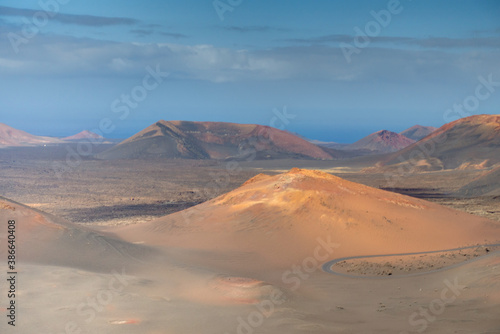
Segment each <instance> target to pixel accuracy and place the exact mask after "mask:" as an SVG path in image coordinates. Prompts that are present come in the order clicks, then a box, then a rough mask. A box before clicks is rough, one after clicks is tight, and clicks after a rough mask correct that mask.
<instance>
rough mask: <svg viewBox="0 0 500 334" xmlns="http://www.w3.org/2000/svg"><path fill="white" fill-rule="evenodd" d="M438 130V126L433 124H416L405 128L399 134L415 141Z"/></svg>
mask: <svg viewBox="0 0 500 334" xmlns="http://www.w3.org/2000/svg"><path fill="white" fill-rule="evenodd" d="M436 130H437V128H435V127H433V126H422V125H415V126H412V127H411V128H409V129H406V130H404V131H403V132H400V133H399V134H400V135H403V136H405V137H407V138H410V139H412V140H414V141H419V140H420V139H423V138H425V137H427V136H428V135H430V134H431V133H433V132H434V131H436Z"/></svg>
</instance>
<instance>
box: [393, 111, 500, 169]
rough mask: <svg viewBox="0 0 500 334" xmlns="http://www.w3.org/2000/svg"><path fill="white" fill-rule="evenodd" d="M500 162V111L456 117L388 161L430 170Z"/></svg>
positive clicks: (475, 166) (478, 166)
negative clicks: (494, 113) (496, 113)
mask: <svg viewBox="0 0 500 334" xmlns="http://www.w3.org/2000/svg"><path fill="white" fill-rule="evenodd" d="M499 162H500V115H476V116H470V117H466V118H462V119H459V120H456V121H454V122H451V123H448V124H445V125H443V126H442V127H440V128H439V129H438V130H436V131H435V132H433V133H432V134H430V135H429V136H427V137H425V138H424V139H422V140H420V141H419V142H417V143H415V144H413V145H410V146H408V147H407V148H405V149H403V150H401V151H400V152H396V153H394V154H393V155H391V156H390V157H389V158H388V159H387V160H386V161H385V165H408V164H410V165H411V166H407V167H408V168H412V166H413V167H415V166H419V167H422V168H426V169H430V170H439V169H454V168H484V167H488V166H493V165H495V164H497V163H499Z"/></svg>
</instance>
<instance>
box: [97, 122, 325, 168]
mask: <svg viewBox="0 0 500 334" xmlns="http://www.w3.org/2000/svg"><path fill="white" fill-rule="evenodd" d="M97 158H100V159H148V158H187V159H227V158H237V159H272V158H308V159H324V160H329V159H332V153H327V152H326V151H325V150H323V149H322V148H320V147H318V146H316V145H314V144H311V143H309V142H308V141H306V140H304V139H301V138H299V137H297V136H294V135H293V134H291V133H289V132H285V131H281V130H278V129H275V128H271V127H268V126H262V125H253V124H235V123H223V122H186V121H163V120H162V121H159V122H157V123H155V124H153V125H151V126H149V127H148V128H146V129H144V130H143V131H141V132H139V133H137V134H136V135H134V136H132V137H130V138H128V139H127V140H125V141H123V142H121V143H120V144H118V145H116V146H115V147H113V148H111V149H109V150H107V151H105V152H103V153H101V154H98V155H97Z"/></svg>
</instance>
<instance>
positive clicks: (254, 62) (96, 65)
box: [0, 34, 500, 82]
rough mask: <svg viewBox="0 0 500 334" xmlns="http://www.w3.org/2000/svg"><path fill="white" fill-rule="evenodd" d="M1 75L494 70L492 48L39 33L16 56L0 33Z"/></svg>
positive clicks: (359, 76)
mask: <svg viewBox="0 0 500 334" xmlns="http://www.w3.org/2000/svg"><path fill="white" fill-rule="evenodd" d="M0 37H1V38H0V59H1V61H0V73H1V74H2V75H9V74H10V75H20V74H22V75H28V76H29V75H33V76H44V75H47V76H51V77H55V76H58V75H63V76H75V77H77V76H86V77H88V76H96V77H99V76H136V75H142V74H143V72H144V68H145V67H146V66H156V64H159V65H160V66H161V68H162V70H164V71H168V72H170V73H171V77H172V78H174V79H175V78H180V79H190V80H203V81H211V82H232V81H262V80H264V81H267V80H322V81H337V82H353V81H364V82H370V81H373V82H383V81H423V82H425V81H437V82H445V81H451V82H453V81H455V80H457V79H461V78H463V77H466V76H469V77H476V76H477V75H480V74H488V73H495V71H498V68H500V67H499V66H498V65H499V60H498V59H500V57H499V53H500V51H497V50H484V49H483V50H476V51H461V52H458V51H456V50H455V51H447V50H404V49H396V48H395V49H389V48H380V47H378V48H376V47H369V48H366V49H362V50H361V53H359V54H355V55H353V59H352V63H351V64H348V63H347V62H346V61H345V59H344V57H343V54H342V52H341V50H340V49H339V48H337V47H328V46H319V45H316V46H295V47H283V48H273V49H266V50H246V49H240V50H235V49H230V48H223V47H217V46H214V45H207V44H200V45H184V44H153V43H152V44H144V43H117V42H110V41H101V40H93V39H78V38H74V37H67V36H51V35H43V34H41V35H39V36H36V37H35V38H33V39H31V40H29V42H28V43H27V44H23V45H21V46H20V52H19V53H18V54H16V53H14V52H13V50H12V48H11V47H10V45H9V42H8V39H7V38H5V35H4V36H0Z"/></svg>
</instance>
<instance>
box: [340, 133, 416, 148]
mask: <svg viewBox="0 0 500 334" xmlns="http://www.w3.org/2000/svg"><path fill="white" fill-rule="evenodd" d="M414 142H415V141H414V140H412V139H409V138H407V137H405V136H403V135H400V134H397V133H395V132H391V131H387V130H381V131H377V132H375V133H372V134H371V135H369V136H366V137H365V138H362V139H360V140H358V141H357V142H355V143H354V144H351V145H348V146H346V147H344V148H343V149H347V150H365V151H372V152H377V153H388V152H395V151H399V150H401V149H403V148H405V147H407V146H408V145H411V144H413V143H414Z"/></svg>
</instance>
